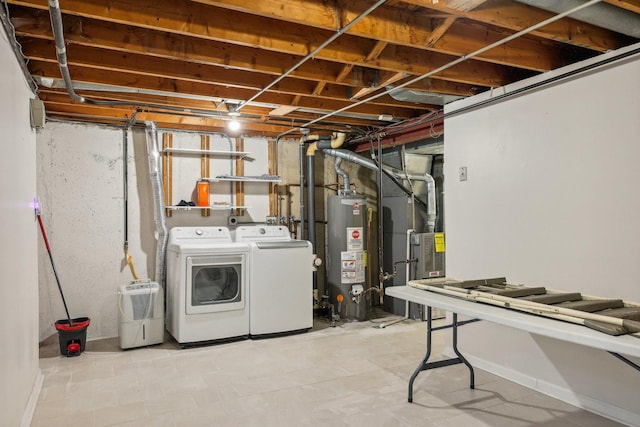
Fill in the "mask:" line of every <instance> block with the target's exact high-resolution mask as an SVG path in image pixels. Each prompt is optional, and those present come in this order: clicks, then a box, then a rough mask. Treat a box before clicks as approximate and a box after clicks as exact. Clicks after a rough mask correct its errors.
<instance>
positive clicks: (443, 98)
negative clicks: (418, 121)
mask: <svg viewBox="0 0 640 427" xmlns="http://www.w3.org/2000/svg"><path fill="white" fill-rule="evenodd" d="M385 88H386V89H387V91H389V96H390V97H392V98H393V99H395V100H396V101H402V102H414V103H416V104H431V105H445V104H448V103H450V102H453V101H457V100H458V99H462V98H464V96H458V95H444V94H442V93H434V92H426V91H421V90H415V89H397V90H393V88H394V86H393V85H387V86H385Z"/></svg>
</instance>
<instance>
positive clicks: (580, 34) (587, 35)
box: [404, 0, 629, 52]
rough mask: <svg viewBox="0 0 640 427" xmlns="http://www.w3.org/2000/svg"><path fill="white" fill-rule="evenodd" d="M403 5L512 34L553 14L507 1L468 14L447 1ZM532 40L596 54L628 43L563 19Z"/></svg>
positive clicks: (495, 0)
mask: <svg viewBox="0 0 640 427" xmlns="http://www.w3.org/2000/svg"><path fill="white" fill-rule="evenodd" d="M404 1H405V2H406V3H409V4H415V5H417V6H422V7H425V8H427V9H429V10H432V11H438V12H442V13H446V14H451V15H454V16H458V17H461V18H467V19H470V20H473V21H478V22H481V23H484V24H490V25H494V26H496V27H499V28H505V29H509V30H512V31H520V30H523V29H525V28H528V27H530V26H532V25H534V24H537V23H538V22H542V21H544V20H546V19H548V18H550V17H552V16H553V15H554V14H553V13H551V12H547V11H544V10H542V9H536V8H534V7H531V6H527V5H525V4H522V3H518V2H514V1H507V0H488V1H486V2H485V3H484V4H483V5H482V7H479V8H477V9H474V10H470V11H467V12H465V11H460V10H456V9H454V8H452V7H449V3H448V0H440V1H432V0H404ZM530 34H531V35H532V36H536V37H541V38H544V39H547V40H553V41H558V42H562V43H567V44H570V45H574V46H581V47H584V48H586V49H591V50H594V51H598V52H606V51H608V50H612V49H617V48H619V47H622V46H625V45H626V44H628V42H629V39H628V38H625V37H621V36H620V35H619V34H617V33H614V32H613V31H609V30H605V29H603V28H600V27H597V26H595V25H591V24H587V23H585V22H581V21H577V20H575V19H571V18H564V19H561V20H559V21H556V22H554V23H552V24H549V25H546V26H545V27H542V28H539V29H537V30H536V31H532V32H531V33H530Z"/></svg>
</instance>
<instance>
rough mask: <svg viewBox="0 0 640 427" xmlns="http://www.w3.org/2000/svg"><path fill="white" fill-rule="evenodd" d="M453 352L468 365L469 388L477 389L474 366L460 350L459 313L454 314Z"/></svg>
mask: <svg viewBox="0 0 640 427" xmlns="http://www.w3.org/2000/svg"><path fill="white" fill-rule="evenodd" d="M453 351H454V352H455V353H456V356H458V359H460V360H461V361H462V363H464V364H465V365H467V368H469V376H470V380H469V388H471V389H474V388H476V380H475V378H476V376H475V373H474V372H473V366H471V363H469V361H468V360H467V359H465V358H464V356H463V355H462V354H461V353H460V351H459V350H458V313H453Z"/></svg>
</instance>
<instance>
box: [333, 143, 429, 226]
mask: <svg viewBox="0 0 640 427" xmlns="http://www.w3.org/2000/svg"><path fill="white" fill-rule="evenodd" d="M322 151H323V152H324V153H325V154H328V155H330V156H334V157H340V158H342V159H344V160H347V161H349V162H353V163H356V164H358V165H360V166H364V167H366V168H369V169H372V170H375V171H378V169H382V172H384V173H385V174H386V175H387V176H388V177H389V178H390V179H391V180H392V181H393V182H394V183H395V184H396V185H397V186H398V187H399V188H401V189H402V190H403V191H404V192H405V193H406V194H408V195H409V196H412V197H413V200H414V201H415V202H416V203H418V204H419V205H420V206H422V207H423V208H425V209H426V210H427V218H428V219H429V218H430V219H429V221H431V222H432V223H433V226H434V227H435V219H436V215H437V207H436V197H435V180H434V179H433V177H432V176H431V175H429V174H425V175H408V174H405V173H404V172H403V171H402V170H400V169H396V168H394V167H391V166H387V165H385V164H382V167H381V168H379V167H378V164H377V163H376V162H375V161H373V160H371V159H368V158H366V157H363V156H360V155H358V154H355V153H353V152H351V151H348V150H339V149H332V148H327V149H323V150H322ZM405 178H407V179H411V180H414V181H425V182H426V183H427V191H428V194H427V202H428V203H425V202H423V201H422V200H420V199H418V198H416V197H415V196H413V193H412V192H411V190H410V189H408V188H406V187H405V186H404V185H402V183H401V182H399V179H405ZM432 231H433V230H432Z"/></svg>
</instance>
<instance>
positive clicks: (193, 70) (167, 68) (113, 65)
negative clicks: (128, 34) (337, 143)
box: [22, 39, 404, 107]
mask: <svg viewBox="0 0 640 427" xmlns="http://www.w3.org/2000/svg"><path fill="white" fill-rule="evenodd" d="M22 47H23V52H24V54H25V55H26V57H27V58H29V59H30V60H37V61H48V62H54V63H55V62H57V61H56V58H55V45H54V43H53V41H48V40H39V39H28V40H24V41H22ZM68 52H69V54H68V58H69V61H68V63H69V64H71V65H78V66H83V67H91V68H98V69H101V70H108V71H121V72H125V73H132V74H141V75H146V76H152V77H159V78H170V79H177V80H184V81H191V82H198V83H204V84H215V85H223V86H227V87H236V88H242V89H251V90H254V91H256V92H257V91H258V90H260V89H261V88H262V87H264V86H266V85H267V84H269V83H270V82H271V80H272V78H271V77H270V76H268V75H264V74H259V73H252V72H248V71H240V70H228V69H225V68H222V67H215V66H210V65H203V64H194V63H189V62H183V61H175V60H168V59H164V58H153V57H148V56H143V55H139V54H127V53H122V52H116V51H111V50H106V49H97V48H90V47H86V46H70V47H69V49H68ZM325 85H326V84H325ZM318 88H319V86H318V84H314V82H312V81H308V80H300V79H293V78H286V79H284V80H282V81H281V82H279V83H278V84H277V85H276V86H274V87H273V88H272V89H271V90H270V91H271V92H276V93H283V94H290V95H302V96H319V97H325V98H329V99H334V100H339V101H345V102H346V101H349V98H348V97H347V96H346V94H345V91H344V88H343V87H341V86H336V85H330V86H328V87H324V85H323V89H324V91H323V90H320V91H319V92H318V93H316V91H318ZM376 101H377V102H372V104H378V105H390V106H397V107H403V105H404V104H403V103H402V102H400V101H394V100H393V99H390V98H386V99H382V100H376Z"/></svg>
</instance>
